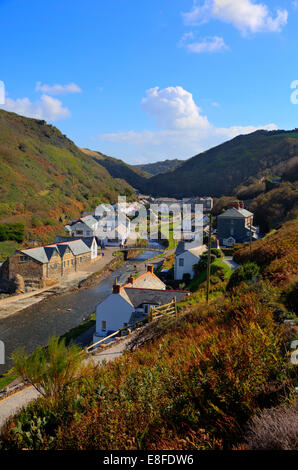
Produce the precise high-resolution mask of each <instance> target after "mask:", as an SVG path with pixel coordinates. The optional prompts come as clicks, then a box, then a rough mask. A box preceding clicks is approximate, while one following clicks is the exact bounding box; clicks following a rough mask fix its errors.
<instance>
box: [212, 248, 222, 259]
mask: <svg viewBox="0 0 298 470" xmlns="http://www.w3.org/2000/svg"><path fill="white" fill-rule="evenodd" d="M211 254H212V255H215V256H216V258H222V257H223V252H222V251H221V250H220V249H219V248H211Z"/></svg>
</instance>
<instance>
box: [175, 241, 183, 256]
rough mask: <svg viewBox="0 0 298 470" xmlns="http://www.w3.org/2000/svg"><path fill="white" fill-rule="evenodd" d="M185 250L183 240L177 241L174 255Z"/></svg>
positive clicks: (180, 253)
mask: <svg viewBox="0 0 298 470" xmlns="http://www.w3.org/2000/svg"><path fill="white" fill-rule="evenodd" d="M184 252H185V248H184V242H179V243H178V245H177V248H176V250H175V256H179V255H182V253H184Z"/></svg>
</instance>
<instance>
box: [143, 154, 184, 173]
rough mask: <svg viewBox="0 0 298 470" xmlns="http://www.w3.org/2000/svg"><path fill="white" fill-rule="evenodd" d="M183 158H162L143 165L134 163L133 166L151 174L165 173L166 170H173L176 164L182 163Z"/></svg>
mask: <svg viewBox="0 0 298 470" xmlns="http://www.w3.org/2000/svg"><path fill="white" fill-rule="evenodd" d="M182 163H184V160H178V159H177V158H175V159H173V160H163V161H161V162H155V163H146V164H145V165H134V168H139V169H140V170H142V171H145V172H146V173H149V175H151V176H155V175H159V174H160V173H166V172H167V171H172V170H175V169H176V168H177V167H178V166H180V165H182Z"/></svg>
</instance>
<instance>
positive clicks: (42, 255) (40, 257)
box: [19, 246, 53, 264]
mask: <svg viewBox="0 0 298 470" xmlns="http://www.w3.org/2000/svg"><path fill="white" fill-rule="evenodd" d="M19 251H20V252H21V253H23V254H24V255H26V256H29V257H30V258H33V259H35V260H36V261H38V262H39V263H42V264H45V263H48V262H49V259H50V258H51V257H50V258H49V257H48V255H49V252H50V250H47V251H46V250H45V248H44V247H43V246H40V247H38V248H31V249H29V250H19ZM52 251H53V250H52Z"/></svg>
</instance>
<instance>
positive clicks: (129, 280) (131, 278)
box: [127, 274, 134, 284]
mask: <svg viewBox="0 0 298 470" xmlns="http://www.w3.org/2000/svg"><path fill="white" fill-rule="evenodd" d="M127 282H128V284H133V282H134V277H133V275H132V274H131V275H130V276H129V278H128V279H127Z"/></svg>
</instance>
